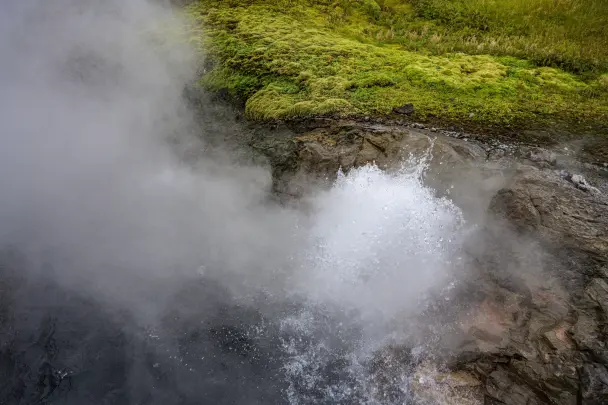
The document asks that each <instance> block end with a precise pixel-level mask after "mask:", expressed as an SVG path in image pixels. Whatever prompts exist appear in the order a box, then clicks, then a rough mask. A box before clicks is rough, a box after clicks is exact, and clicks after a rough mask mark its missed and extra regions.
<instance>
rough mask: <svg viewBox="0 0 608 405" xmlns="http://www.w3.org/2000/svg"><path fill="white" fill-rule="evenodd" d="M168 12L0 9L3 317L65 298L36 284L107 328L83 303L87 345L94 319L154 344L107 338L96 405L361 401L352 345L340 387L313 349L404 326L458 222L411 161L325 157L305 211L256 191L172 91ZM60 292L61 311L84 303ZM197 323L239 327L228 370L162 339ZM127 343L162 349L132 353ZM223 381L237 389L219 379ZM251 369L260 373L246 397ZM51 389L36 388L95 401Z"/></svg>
mask: <svg viewBox="0 0 608 405" xmlns="http://www.w3.org/2000/svg"><path fill="white" fill-rule="evenodd" d="M182 24H183V22H182V21H180V19H179V16H178V14H176V13H174V12H173V11H172V10H171V9H170V8H167V7H165V6H163V5H162V4H159V3H153V2H147V1H144V0H131V1H128V2H124V1H118V0H110V1H104V2H95V1H92V0H90V1H89V0H80V1H77V0H61V1H53V2H43V1H33V0H32V1H20V2H16V1H15V2H7V3H3V4H2V5H0V60H1V62H0V88H2V92H1V93H0V134H1V138H0V142H1V143H2V144H1V145H0V223H1V224H2V225H1V226H0V246H1V248H2V251H3V252H5V253H4V254H3V262H4V264H3V266H2V267H3V274H4V277H5V278H6V279H11V278H18V279H19V280H20V282H19V283H21V284H19V283H17V284H16V285H19V286H21V287H19V288H21V290H19V289H16V290H15V291H17V292H15V293H14V294H13V295H14V296H13V295H11V298H10V299H11V300H12V301H11V305H12V308H16V309H15V310H17V309H18V310H19V311H21V312H19V313H20V314H25V315H24V316H25V318H27V319H28V320H27V321H18V320H17V321H15V322H14V324H13V326H11V328H12V329H11V330H16V329H18V328H19V327H20V326H19V325H20V322H22V324H21V327H24V326H23V325H27V327H28V328H30V329H28V330H29V332H30V333H36V332H32V330H36V329H37V328H39V327H40V328H42V327H41V326H39V323H41V324H42V323H44V322H43V321H42V319H43V318H44V317H45V314H46V312H45V311H47V309H48V311H51V309H50V308H55V309H56V308H57V307H59V306H61V305H64V304H60V302H63V301H61V300H63V299H64V298H60V297H62V295H61V294H59V293H49V292H48V289H46V287H44V285H46V284H48V283H50V284H52V285H53V286H54V287H53V288H56V289H59V291H67V292H68V293H67V294H75V296H76V297H81V298H78V299H76V298H75V300H76V301H78V300H80V299H84V300H86V302H93V304H90V305H94V306H95V308H97V309H96V310H95V311H100V313H101V314H102V315H95V316H98V317H100V319H104V321H103V322H106V321H107V322H110V323H111V324H112V325H113V326H107V325H106V324H105V323H103V322H102V321H101V320H96V319H97V318H95V317H94V316H93V315H87V316H86V317H87V319H88V317H89V316H91V318H90V319H88V320H87V321H82V322H84V325H85V326H82V328H83V329H84V330H86V331H87V333H89V334H88V335H87V338H86V340H87V341H88V342H91V341H94V339H95V336H94V335H91V334H90V333H92V332H91V331H95V330H97V328H101V329H104V328H109V329H111V330H114V329H115V330H116V333H124V334H125V336H126V337H125V339H127V340H129V339H132V340H133V341H135V342H139V341H138V340H137V339H136V338H135V337H134V336H139V335H138V334H142V336H144V337H145V339H152V340H153V341H154V342H156V343H154V344H150V343H149V342H148V340H145V339H144V340H145V341H146V342H148V343H146V344H143V343H129V345H130V346H129V345H128V347H138V349H137V350H136V349H129V350H127V349H124V348H122V349H120V350H122V351H121V353H123V352H124V353H125V354H124V356H125V357H127V358H128V361H126V363H125V364H126V366H124V367H123V368H122V369H121V370H123V369H127V371H124V370H123V371H122V373H123V374H122V375H124V376H125V377H124V378H125V379H126V381H128V383H126V384H125V386H126V388H124V392H123V391H120V390H119V391H120V392H121V394H120V395H121V396H120V399H118V400H116V401H118V402H113V403H142V402H141V401H144V402H145V401H148V402H146V403H164V404H168V403H274V402H273V401H276V400H277V399H276V398H275V397H273V395H275V394H276V395H277V396H278V397H281V398H283V397H282V396H284V395H287V397H288V399H289V401H290V402H291V403H308V402H310V401H311V400H312V399H311V398H318V397H319V395H321V396H322V395H329V394H327V393H328V392H337V391H339V392H341V395H343V397H341V398H342V400H347V401H353V400H363V399H362V398H367V399H366V401H371V402H370V403H374V402H373V398H372V397H373V395H372V394H370V392H371V391H370V392H363V391H365V390H364V389H363V388H361V387H362V385H361V381H360V378H362V377H361V375H360V374H358V373H360V372H361V371H360V370H359V369H358V368H357V367H363V366H362V364H363V363H360V362H359V360H354V361H353V363H352V364H351V366H352V367H351V366H349V367H350V368H348V370H347V371H344V370H342V371H341V372H344V373H346V374H345V375H347V377H348V378H346V380H345V381H351V382H349V383H345V384H346V385H347V387H346V386H345V387H342V388H340V386H339V384H338V385H336V384H334V383H331V384H329V383H328V384H329V385H330V386H329V387H326V386H323V385H322V384H320V383H319V384H320V385H319V386H315V387H314V388H311V387H308V386H307V385H306V384H305V383H304V382H305V381H307V380H306V379H307V378H310V375H313V374H315V373H317V374H318V373H320V371H319V369H320V368H323V367H326V366H327V364H330V363H331V361H330V360H331V358H330V357H331V356H333V355H331V354H327V353H328V351H329V352H330V351H331V350H329V349H330V348H332V347H339V348H340V350H341V353H348V356H351V357H352V356H354V357H356V358H358V357H357V356H359V355H361V356H363V357H364V354H365V353H367V352H369V351H373V350H376V349H378V348H380V347H381V346H382V345H383V344H385V343H387V340H391V339H393V340H397V341H401V342H403V341H405V340H407V339H408V336H409V335H411V334H415V335H417V338H418V340H419V339H420V338H421V336H422V335H421V333H414V332H415V330H418V331H419V330H420V328H419V327H420V326H421V325H422V324H420V325H418V326H416V327H413V326H412V325H413V323H412V322H413V321H412V320H411V319H412V318H411V317H413V316H419V315H421V314H422V313H423V312H424V310H425V308H426V307H427V304H428V301H429V300H431V299H432V297H434V296H436V295H433V294H444V296H446V297H447V296H449V290H450V288H451V287H450V286H453V285H454V279H455V277H457V274H458V269H462V268H463V266H464V262H463V260H462V256H461V250H462V244H463V243H464V241H465V239H466V235H467V232H469V231H470V229H471V227H470V226H469V225H468V224H467V221H465V219H464V217H463V214H462V212H461V210H460V209H459V208H458V207H456V206H455V205H454V204H453V203H452V202H451V201H450V200H448V199H446V198H437V197H436V196H435V195H434V193H433V192H432V191H431V190H430V189H428V188H427V187H426V186H425V185H424V184H423V182H422V181H421V180H420V176H421V173H420V168H421V167H422V166H421V164H423V163H424V162H420V161H411V162H409V163H407V164H405V166H404V169H403V170H402V171H399V172H397V173H393V174H386V173H383V172H381V171H380V170H379V169H377V168H375V167H373V166H367V167H364V168H361V169H357V170H353V171H351V172H350V173H347V174H343V173H341V174H340V175H339V177H338V180H337V182H336V184H335V185H334V186H333V187H332V188H331V189H329V190H322V191H319V192H318V193H317V194H315V196H314V197H312V198H311V201H312V203H311V209H310V210H307V211H306V212H304V211H301V210H298V209H297V208H293V207H287V206H283V205H280V204H278V203H276V202H273V201H272V199H269V198H268V197H269V193H270V190H271V180H272V179H271V174H270V170H269V168H268V167H267V166H264V165H259V164H255V165H254V164H248V163H238V162H235V160H234V159H231V158H230V156H229V153H228V152H227V151H225V150H222V148H221V147H219V148H218V147H217V145H213V147H211V145H210V140H209V139H208V138H207V137H208V136H212V135H213V136H215V135H217V134H210V133H209V129H207V130H206V129H205V128H200V127H199V124H197V121H196V119H195V112H194V111H192V109H191V108H190V107H189V106H188V104H187V103H186V101H185V99H184V97H183V89H184V86H186V85H187V84H188V83H190V81H191V80H193V79H194V78H195V73H196V69H197V66H198V64H199V63H200V58H201V55H199V54H197V53H196V52H195V51H194V50H193V49H192V48H191V47H190V46H189V44H188V42H187V41H186V40H185V38H184V37H183V36H181V35H180V29H181V28H180V27H182ZM165 33H166V34H167V37H163V35H164V34H165ZM159 35H160V38H164V39H162V40H161V41H160V42H159ZM208 102H209V103H211V101H208ZM203 108H205V106H203ZM216 129H217V128H216ZM226 130H227V131H229V130H231V129H229V128H227V129H226ZM184 154H189V155H190V156H194V159H188V160H187V161H186V160H184V159H183V156H184ZM17 258H18V259H17ZM40 285H42V287H41V286H40ZM19 291H21V292H19ZM45 291H46V292H45ZM53 291H55V290H53ZM446 294H447V295H446ZM7 295H10V294H7ZM82 297H84V298H82ZM446 299H447V298H446ZM66 302H68V304H65V305H67V306H68V307H70V306H71V309H69V310H67V313H68V314H72V315H65V311H66V310H62V311H64V316H68V317H69V316H74V317H77V315H78V310H79V309H78V308H79V307H83V308H84V307H87V305H89V304H86V305H85V304H83V303H80V304H78V303H74V302H75V301H70V299H68V300H67V301H66ZM78 302H80V301H78ZM87 308H88V307H87ZM28 311H29V312H28ZM71 311H75V312H71ZM88 311H89V312H87V314H91V313H92V312H91V311H92V310H88ZM95 311H93V312H94V313H97V312H95ZM60 312H61V311H60ZM125 314H126V315H125ZM58 316H59V315H56V314H55V315H53V317H54V318H57V317H58ZM59 317H60V316H59ZM260 319H261V320H260ZM58 322H59V321H58ZM65 322H67V324H69V323H70V321H65ZM87 322H91V324H87ZM206 322H207V323H206ZM208 322H210V325H211V326H209V325H208ZM200 324H204V325H206V326H205V328H206V329H205V331H207V332H208V331H209V330H213V331H217V330H219V331H220V332H218V333H220V334H223V335H222V336H223V338H222V339H224V340H225V339H226V335H225V330H226V329H225V327H228V326H230V327H234V325H241V326H242V325H243V324H245V325H249V326H251V327H252V328H253V329H255V328H257V329H255V330H257V331H258V332H259V333H258V335H257V336H258V338H259V339H258V340H257V341H256V342H257V344H259V348H258V349H256V350H258V351H257V352H256V353H257V354H256V356H257V357H255V358H256V359H257V360H256V361H257V363H256V361H253V362H252V363H251V364H248V365H243V364H244V363H243V360H241V359H240V358H238V356H237V358H233V357H230V359H229V360H226V359H224V360H221V364H223V365H225V364H228V366H227V367H228V368H227V369H228V370H229V371H226V372H225V374H226V375H228V377H225V378H224V379H223V380H221V382H218V380H217V379H218V378H219V377H217V375H223V374H222V373H223V372H219V371H217V370H219V369H220V368H221V367H220V365H219V364H220V360H219V357H221V356H220V355H219V354H217V356H218V359H216V360H209V361H211V363H208V362H207V361H208V360H205V358H208V356H207V355H204V354H200V353H199V352H201V353H202V352H204V351H206V350H207V351H210V352H213V353H219V352H220V351H219V349H217V348H213V347H215V346H213V347H212V348H209V347H208V346H209V345H211V343H209V342H208V341H205V340H204V338H202V337H201V338H200V339H202V340H201V341H196V340H191V341H189V342H190V343H189V344H190V345H191V346H190V348H191V349H190V351H189V352H186V351H181V352H180V354H179V356H178V355H176V354H175V350H177V351H179V350H181V349H179V348H180V347H181V346H179V344H178V343H176V342H178V340H176V339H178V337H177V336H178V335H180V336H181V333H182V330H191V327H194V326H192V325H195V326H196V325H200ZM87 325H88V326H87ZM91 325H95V326H91ZM100 325H106V326H100ZM218 325H220V326H218ZM226 325H228V326H226ZM260 325H262V326H260ZM197 327H198V326H197ZM112 328H114V329H112ZM180 328H181V329H180ZM189 328H190V329H189ZM218 328H219V329H218ZM43 329H44V328H43ZM253 329H252V330H253ZM53 330H57V333H60V331H59V326H57V327H56V328H53ZM230 330H232V329H230ZM260 330H261V332H260ZM150 331H152V332H150ZM222 331H224V332H222ZM207 332H205V333H207ZM11 333H12V332H11ZM184 333H185V332H184ZM201 333H202V332H201ZM209 333H211V332H209ZM213 333H216V332H213ZM213 333H212V335H213ZM230 333H232V332H230ZM230 333H229V334H228V335H230ZM239 333H240V332H239ZM297 334H299V335H300V340H299V341H298V340H293V338H292V337H293V336H294V335H297ZM9 335H11V336H13V335H12V334H9ZM17 335H18V334H17ZM15 336H16V335H15ZM213 336H216V335H213ZM230 336H232V335H230ZM248 336H249V335H248ZM260 336H262V337H264V338H260ZM302 336H303V337H302ZM7 339H8V338H7ZM7 339H5V340H4V341H3V343H6V341H8V340H10V339H8V340H7ZM142 339H143V338H142ZM159 339H160V341H162V343H158V342H159ZM302 339H304V340H302ZM220 340H221V339H220ZM298 342H299V343H298ZM302 342H304V343H302ZM90 344H91V345H94V344H93V343H90ZM180 344H181V343H180ZM138 345H139V346H138ZM146 345H152V346H153V347H154V350H152V351H153V352H154V353H156V354H155V355H154V356H157V357H158V356H161V355H160V354H158V353H161V352H162V353H163V354H162V356H165V357H162V358H163V359H164V360H163V361H164V362H165V363H163V361H161V360H155V361H147V360H146V361H144V360H141V359H140V360H137V361H136V360H134V359H138V358H139V357H138V356H140V357H142V356H143V357H142V358H147V357H146V356H145V355H143V354H141V353H140V352H141V351H145V350H144V348H145V347H148V346H146ZM120 347H122V346H120ZM142 347H144V348H142ZM231 347H232V346H231ZM256 347H257V346H256ZM178 349H179V350H178ZM82 350H85V349H82ZM99 350H100V351H103V350H106V349H103V350H102V349H99ZM107 350H110V349H107ZM115 350H116V349H114V350H110V352H112V353H114V352H115ZM266 351H267V353H266ZM68 353H69V350H68ZM134 353H140V354H134ZM187 353H190V354H187ZM195 353H197V354H195ZM205 353H206V352H205ZM264 353H266V354H264ZM323 353H325V354H323ZM233 354H234V353H233V352H230V353H229V355H227V356H233ZM66 356H67V357H66ZM66 356H64V357H61V358H53V359H47V362H48V363H49V364H51V366H52V367H56V369H61V370H69V371H65V373H66V375H68V373H72V374H74V375H77V374H78V373H77V371H78V370H81V371H82V370H85V369H87V368H90V367H93V366H87V365H86V364H87V361H91V362H92V361H93V360H86V361H85V360H74V357H73V356H72V357H70V356H71V355H66ZM81 356H83V358H86V356H88V355H87V354H82V353H81ZM151 356H152V355H151ZM167 356H168V357H167ZM188 356H190V357H191V358H192V359H191V360H190V362H189V363H188V361H186V360H184V359H185V358H190V357H188ZM194 356H195V357H196V358H194ZM327 356H329V357H327ZM158 358H161V357H158ZM177 358H179V361H177V360H175V359H177ZM213 358H214V359H215V358H216V355H213ZM168 359H171V360H168ZM260 359H263V360H260ZM95 361H97V360H95ZM117 361H118V360H117ZM121 361H122V360H121ZM56 363H61V364H63V367H59V366H56ZM93 363H94V364H98V363H95V362H93ZM93 363H91V364H93ZM148 363H149V364H148ZM169 363H170V366H167V365H166V364H169ZM121 364H122V363H121ZM159 364H160V366H159ZM355 365H356V366H357V367H355ZM97 367H99V365H98V366H97ZM158 367H160V368H161V369H163V370H164V373H165V374H163V375H164V376H165V377H163V378H164V380H163V381H165V383H161V382H159V381H160V380H159V378H157V377H154V378H153V376H154V370H155V369H157V368H158ZM93 368H94V367H93ZM222 370H223V369H222ZM247 370H249V371H247ZM260 370H262V371H260ZM269 370H271V371H272V373H270V371H269ZM357 370H359V371H357ZM196 372H200V373H203V375H205V376H206V377H204V378H203V377H195V376H194V375H195V374H193V373H196ZM264 373H266V374H264ZM210 375H211V376H210ZM256 375H257V377H255V376H256ZM167 376H168V377H167ZM214 376H215V377H214ZM243 376H245V377H243ZM270 376H271V377H270ZM88 378H92V377H88ZM100 378H101V377H100ZM155 378H156V380H155ZM242 378H245V379H246V380H247V379H250V380H249V381H250V383H242V384H245V385H246V384H249V385H247V387H244V386H243V387H241V391H240V392H239V393H238V395H237V393H234V392H229V391H230V388H228V385H229V382H230V381H233V380H234V379H237V380H238V379H242ZM366 378H367V377H366ZM358 379H359V380H358ZM169 380H170V381H173V382H172V383H168V382H166V381H169ZM92 381H94V379H93V380H92ZM154 381H156V382H154ZM227 381H228V382H227ZM303 381H304V382H303ZM353 381H354V382H353ZM91 384H93V383H92V382H91ZM116 384H117V386H120V387H122V385H120V384H121V383H120V382H116ZM163 384H164V385H163ZM171 384H173V385H171ZM260 384H262V386H263V385H264V384H267V385H268V387H270V385H272V387H273V388H268V387H266V388H264V389H262V390H261V391H264V392H265V393H264V395H265V396H264V395H262V394H260V393H259V392H258V391H260V390H258V391H256V389H255V387H259V386H260ZM332 384H334V385H332ZM340 384H342V382H341V383H340ZM349 384H350V385H349ZM353 386H356V387H359V388H358V389H359V391H357V390H356V389H354V390H353V389H352V387H353ZM307 387H308V388H307ZM122 389H123V388H121V390H122ZM116 390H118V388H116ZM336 390H337V391H336ZM119 391H116V392H119ZM176 393H179V395H177V394H176ZM347 393H348V394H347ZM51 394H52V395H56V396H57V395H59V394H57V393H56V392H51V393H47V396H43V397H44V398H51V397H50V396H48V395H51ZM68 394H69V393H67V394H66V393H63V394H61V395H64V396H58V397H53V398H54V401H56V403H79V402H78V401H79V400H80V401H82V400H83V398H89V399H88V400H89V401H90V402H88V403H108V402H103V401H104V400H102V399H100V398H96V397H86V396H85V394H81V396H80V397H78V396H77V397H74V398H76V399H69V398H70V397H69V395H68ZM31 395H35V393H33V394H31ZM36 395H37V394H36ZM99 395H105V394H99ZM116 395H118V394H116ZM260 395H261V396H260ZM332 395H334V394H332ZM370 395H372V397H370ZM278 397H277V398H278ZM38 398H40V396H38ZM243 398H247V401H246V402H243V401H244V399H243ZM324 398H325V397H324ZM328 398H329V397H328ZM356 398H358V399H356ZM46 400H47V399H44V401H46ZM38 401H39V402H41V403H42V402H43V401H41V400H40V399H38ZM70 401H74V402H70ZM121 401H122V402H121ZM230 401H233V402H230ZM234 401H236V402H234ZM307 401H308V402H307ZM15 403H29V402H27V401H25V400H24V401H23V402H15ZM32 403H38V402H32ZM53 403H55V402H53ZM80 403H82V402H80Z"/></svg>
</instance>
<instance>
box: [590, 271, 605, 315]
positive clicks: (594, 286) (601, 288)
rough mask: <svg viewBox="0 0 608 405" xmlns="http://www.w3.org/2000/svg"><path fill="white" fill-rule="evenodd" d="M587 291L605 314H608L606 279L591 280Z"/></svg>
mask: <svg viewBox="0 0 608 405" xmlns="http://www.w3.org/2000/svg"><path fill="white" fill-rule="evenodd" d="M585 293H586V294H587V296H588V297H589V298H591V299H592V300H593V301H594V302H595V303H596V304H597V305H598V306H599V307H600V308H601V309H602V311H603V312H604V313H605V314H608V283H607V282H606V281H605V280H603V279H601V278H596V279H593V280H591V282H590V283H589V286H588V287H587V289H586V290H585Z"/></svg>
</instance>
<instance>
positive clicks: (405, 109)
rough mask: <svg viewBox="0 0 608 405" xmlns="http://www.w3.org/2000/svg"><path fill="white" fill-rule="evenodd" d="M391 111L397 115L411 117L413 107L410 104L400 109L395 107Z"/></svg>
mask: <svg viewBox="0 0 608 405" xmlns="http://www.w3.org/2000/svg"><path fill="white" fill-rule="evenodd" d="M393 111H394V112H395V113H397V114H403V115H412V114H413V113H414V105H413V104H411V103H408V104H404V105H402V106H401V107H396V108H394V109H393Z"/></svg>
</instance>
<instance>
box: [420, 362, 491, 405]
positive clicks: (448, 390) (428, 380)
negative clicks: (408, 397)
mask: <svg viewBox="0 0 608 405" xmlns="http://www.w3.org/2000/svg"><path fill="white" fill-rule="evenodd" d="M481 388H482V383H481V381H479V380H478V379H477V378H476V377H475V376H473V375H471V374H470V373H467V372H465V371H453V372H445V371H443V372H441V371H438V369H437V367H436V366H435V365H433V364H428V363H425V364H422V365H420V366H419V367H418V368H417V369H416V371H415V372H414V375H413V377H412V384H411V391H412V393H413V394H414V398H415V399H416V400H417V401H418V402H420V403H424V404H427V403H428V404H436V405H452V404H458V405H482V404H483V394H482V391H481Z"/></svg>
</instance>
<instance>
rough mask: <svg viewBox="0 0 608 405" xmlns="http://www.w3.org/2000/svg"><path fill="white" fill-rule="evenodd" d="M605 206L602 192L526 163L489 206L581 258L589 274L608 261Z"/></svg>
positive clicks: (547, 243)
mask: <svg viewBox="0 0 608 405" xmlns="http://www.w3.org/2000/svg"><path fill="white" fill-rule="evenodd" d="M607 209H608V200H607V199H606V198H604V197H603V196H602V195H594V194H591V193H586V192H585V191H583V190H580V189H579V188H577V187H574V186H573V185H572V184H570V183H569V182H566V181H564V180H563V179H562V178H560V177H559V176H558V175H556V174H555V173H553V172H550V171H541V170H538V169H535V168H532V167H526V166H522V167H520V168H519V170H518V172H517V173H516V175H515V176H514V177H513V178H512V180H511V181H510V183H509V184H508V185H507V186H506V187H504V188H503V189H502V190H500V191H499V192H498V194H497V195H496V197H495V198H494V199H493V201H492V203H491V206H490V210H491V211H492V212H494V213H496V214H499V215H501V216H503V217H504V218H507V219H508V220H509V221H510V222H511V223H512V224H514V225H515V226H516V227H517V228H518V229H519V230H520V231H524V232H527V233H530V234H534V235H535V236H537V237H540V240H541V241H543V242H544V244H545V246H547V247H550V248H553V249H558V250H560V251H561V253H563V254H565V255H567V256H569V257H571V258H572V259H573V260H576V261H579V263H578V266H577V267H578V270H579V271H580V272H581V273H585V274H588V275H592V274H596V273H597V272H599V269H600V268H601V267H602V266H603V265H605V263H606V262H607V261H608V233H607V232H606V230H607V229H608V215H606V210H607Z"/></svg>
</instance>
